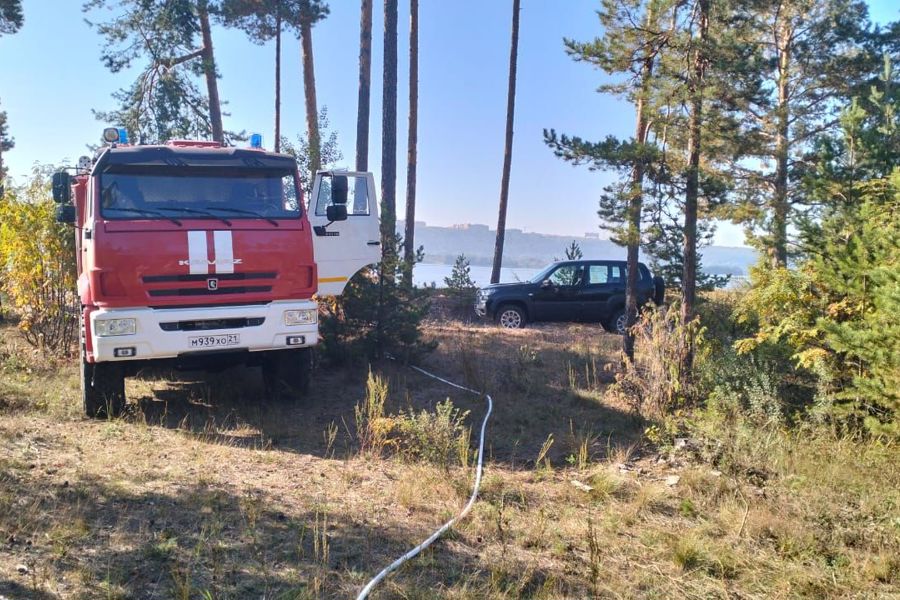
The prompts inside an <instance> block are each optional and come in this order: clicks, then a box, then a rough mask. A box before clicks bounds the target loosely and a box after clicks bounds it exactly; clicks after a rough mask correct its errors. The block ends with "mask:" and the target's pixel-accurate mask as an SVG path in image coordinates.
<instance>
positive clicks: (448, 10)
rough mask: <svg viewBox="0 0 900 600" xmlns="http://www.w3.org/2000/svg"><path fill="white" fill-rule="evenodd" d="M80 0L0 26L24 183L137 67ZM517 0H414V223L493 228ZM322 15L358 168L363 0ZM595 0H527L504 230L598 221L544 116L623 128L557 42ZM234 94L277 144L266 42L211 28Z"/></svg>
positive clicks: (572, 127)
mask: <svg viewBox="0 0 900 600" xmlns="http://www.w3.org/2000/svg"><path fill="white" fill-rule="evenodd" d="M81 4H82V2H81V1H80V0H25V2H24V9H25V26H24V27H23V29H22V30H21V31H20V32H19V33H18V34H16V35H12V36H3V37H2V38H0V106H2V108H3V109H5V110H6V111H7V112H8V116H9V126H10V130H11V133H12V135H13V136H14V137H15V141H16V147H15V149H14V150H12V151H11V152H9V153H8V154H6V155H4V162H5V163H6V164H7V165H8V166H9V169H10V173H11V175H13V176H14V177H16V178H18V179H21V178H22V177H23V176H24V175H25V174H27V173H28V171H29V170H30V168H31V166H32V165H33V164H34V163H36V162H39V163H60V162H62V161H63V160H74V159H76V158H77V157H78V156H79V155H81V154H84V153H85V145H86V144H88V143H97V142H98V141H99V135H100V131H101V129H102V127H103V126H104V124H102V123H99V122H98V121H96V120H95V119H94V117H93V115H92V113H91V109H92V108H93V109H108V108H112V107H114V106H115V101H114V100H113V99H112V98H111V97H110V93H111V92H113V91H115V90H117V89H119V88H121V87H124V86H126V85H128V84H129V83H130V82H131V81H132V80H133V78H134V73H133V72H132V73H120V74H117V75H112V74H110V73H109V72H108V71H107V70H106V69H105V68H104V67H103V66H102V65H101V63H100V61H99V55H100V45H101V40H100V38H99V36H98V35H97V34H96V32H95V31H93V30H92V29H90V28H89V27H88V26H87V25H86V24H85V22H84V20H83V19H84V15H83V14H82V13H81V10H80V6H81ZM511 4H512V3H511V2H510V1H508V0H454V1H453V2H442V1H439V0H422V1H421V2H420V9H419V12H420V50H419V56H420V59H419V68H420V78H419V79H420V91H419V177H418V181H419V186H418V195H417V197H418V201H417V220H423V221H427V222H428V223H429V224H434V225H450V224H453V223H466V222H473V223H488V224H490V225H491V227H494V226H495V225H496V219H497V214H496V213H497V201H498V197H499V188H500V170H501V164H502V157H503V136H504V126H505V112H506V85H507V69H508V61H509V37H510V19H511V16H510V15H511ZM869 4H870V7H871V13H872V17H873V18H874V19H875V20H876V21H879V22H887V21H890V20H894V19H898V18H900V9H898V8H897V3H896V0H869ZM330 5H331V16H330V17H329V18H328V19H327V20H326V21H324V22H323V23H321V24H319V25H318V26H317V27H316V28H315V30H314V35H313V37H314V43H315V59H316V78H317V88H318V99H319V104H320V106H321V105H327V107H328V111H329V117H330V120H331V125H332V128H333V129H334V130H336V131H337V132H338V139H339V142H340V145H341V147H342V148H343V153H344V160H343V161H342V164H341V166H348V167H352V162H353V156H354V148H355V139H354V138H355V133H356V95H357V87H356V86H357V69H358V63H357V61H358V45H359V2H358V0H331V2H330ZM375 5H376V9H375V19H374V20H375V22H374V27H373V38H374V40H373V41H374V52H373V68H372V75H373V77H372V83H373V85H372V119H371V129H370V144H371V146H370V165H371V168H372V169H373V170H374V171H375V172H376V178H377V177H378V172H379V165H380V154H381V34H382V26H383V22H382V7H381V5H382V2H381V1H380V0H375ZM400 5H401V7H400V27H399V30H400V42H399V55H400V66H399V73H400V90H399V94H398V96H399V106H398V117H399V132H398V152H397V157H398V190H399V194H398V207H397V210H398V214H399V215H401V216H402V215H403V204H404V203H403V198H405V181H406V175H405V161H406V114H407V105H406V94H407V91H406V90H407V76H406V75H407V49H408V44H407V39H408V38H407V36H408V31H409V15H408V3H407V2H405V1H404V0H400ZM598 5H599V2H598V1H597V0H523V2H522V14H521V32H520V45H519V80H518V92H517V102H516V122H515V147H514V152H513V164H512V181H511V191H510V205H509V216H508V221H507V222H508V226H509V227H519V228H523V229H526V230H528V231H538V232H544V233H558V234H564V235H573V236H581V235H583V234H584V233H585V232H596V231H598V223H599V220H598V217H597V214H596V210H597V199H598V197H599V194H600V190H601V189H602V187H603V186H604V184H605V183H607V182H608V181H609V178H608V176H606V175H605V174H603V173H592V172H589V171H588V170H587V169H586V168H573V167H571V166H569V165H567V164H565V163H563V162H562V161H560V160H558V159H557V158H555V157H554V156H553V155H552V153H551V152H550V151H549V150H548V149H547V147H546V146H545V145H544V143H543V139H542V135H541V131H542V129H543V128H544V127H555V128H556V129H557V130H560V131H564V132H570V133H577V134H579V135H581V136H583V137H586V138H594V139H597V138H600V137H603V136H605V135H608V134H614V135H619V136H628V135H630V134H631V132H632V128H633V115H632V114H631V110H630V108H629V107H628V106H626V105H624V104H623V103H621V102H619V101H617V100H615V99H613V98H611V97H609V96H603V95H600V94H597V93H596V92H595V90H596V88H597V86H598V84H599V83H600V82H601V74H600V73H599V72H598V71H595V70H593V69H591V68H590V67H588V66H586V65H583V64H576V63H574V62H573V61H572V60H570V59H569V58H568V57H567V56H566V55H565V53H564V52H563V48H562V38H563V37H564V36H566V37H572V38H575V39H589V38H592V37H595V36H597V35H600V34H601V31H600V27H599V23H598V21H597V18H596V15H595V12H594V11H595V10H596V9H597V7H598ZM213 35H214V40H213V41H214V45H215V49H216V55H217V59H218V61H219V70H220V71H221V74H222V79H221V81H220V88H219V89H220V93H221V95H222V98H223V99H224V100H226V101H227V102H228V104H227V106H226V107H225V110H226V111H227V112H229V113H230V116H228V117H226V121H225V126H226V128H229V129H233V130H238V131H239V130H247V131H248V132H257V131H258V132H261V133H263V135H264V136H265V139H266V144H267V145H269V146H270V145H271V140H272V136H273V134H272V127H273V125H272V123H273V112H274V111H273V106H272V104H273V100H272V78H273V70H274V65H273V60H274V59H273V54H274V49H273V47H274V46H273V45H272V44H269V45H267V46H256V45H253V44H251V43H250V42H249V41H247V40H246V38H245V37H244V35H243V34H242V33H241V32H239V31H233V30H225V29H222V28H221V27H217V28H215V30H214V32H213ZM299 63H300V61H299V44H298V43H297V42H296V40H294V39H289V40H286V43H285V45H284V56H283V63H282V74H283V78H284V82H283V84H284V87H283V102H284V105H283V121H282V128H283V131H284V132H285V133H287V134H288V135H290V136H292V137H293V136H295V135H296V134H297V133H300V132H301V131H303V130H304V121H303V118H304V108H303V93H302V87H301V81H300V64H299ZM742 238H743V236H742V234H741V233H740V230H739V229H738V228H736V227H733V226H730V225H725V226H722V227H720V229H719V232H718V233H717V236H716V243H717V244H720V245H740V244H742V241H743V240H742Z"/></svg>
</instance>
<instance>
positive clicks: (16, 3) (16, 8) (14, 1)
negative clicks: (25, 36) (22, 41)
mask: <svg viewBox="0 0 900 600" xmlns="http://www.w3.org/2000/svg"><path fill="white" fill-rule="evenodd" d="M24 22H25V15H24V13H23V12H22V0H0V35H4V34H10V33H16V32H17V31H19V29H21V28H22V24H23V23H24Z"/></svg>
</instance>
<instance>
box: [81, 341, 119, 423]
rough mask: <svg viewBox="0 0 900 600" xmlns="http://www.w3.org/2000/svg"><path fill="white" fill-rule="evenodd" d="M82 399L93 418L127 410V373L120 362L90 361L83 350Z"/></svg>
mask: <svg viewBox="0 0 900 600" xmlns="http://www.w3.org/2000/svg"><path fill="white" fill-rule="evenodd" d="M81 401H82V404H83V405H84V414H85V415H87V416H88V417H90V418H92V419H105V418H107V417H118V416H119V415H121V414H122V411H123V410H125V373H124V372H123V371H122V365H121V364H118V363H114V362H112V363H109V362H104V363H89V362H87V360H85V357H84V348H83V347H82V350H81Z"/></svg>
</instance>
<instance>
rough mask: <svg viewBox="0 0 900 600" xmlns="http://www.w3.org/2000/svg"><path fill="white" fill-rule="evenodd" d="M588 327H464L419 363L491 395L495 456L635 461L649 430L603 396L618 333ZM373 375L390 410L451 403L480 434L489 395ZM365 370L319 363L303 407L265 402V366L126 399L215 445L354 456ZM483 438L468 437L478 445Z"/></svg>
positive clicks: (187, 380) (517, 464)
mask: <svg viewBox="0 0 900 600" xmlns="http://www.w3.org/2000/svg"><path fill="white" fill-rule="evenodd" d="M583 330H584V328H583V327H582V328H581V329H576V330H575V331H576V333H575V334H570V335H567V331H569V330H567V329H565V328H560V327H556V328H552V327H550V328H544V329H541V330H537V331H536V332H533V333H532V334H530V335H527V336H520V337H514V336H507V335H506V334H505V333H504V332H502V331H500V330H497V329H485V328H479V329H474V328H461V329H459V330H456V332H455V333H454V332H452V331H451V332H450V333H443V334H442V335H443V338H442V342H443V343H442V344H441V345H440V346H439V347H438V349H437V350H436V351H435V352H434V353H432V354H431V355H428V356H427V357H425V358H424V360H423V361H422V364H423V366H425V367H426V368H428V369H430V370H432V371H433V372H434V373H436V374H438V375H440V376H442V377H446V378H449V379H450V380H452V381H455V382H459V383H461V384H465V385H468V386H471V387H473V388H475V389H484V390H487V391H488V392H489V393H490V394H491V395H492V397H493V400H494V413H493V415H492V418H491V421H490V423H489V426H488V436H487V442H486V457H487V458H488V459H489V460H491V461H494V462H498V463H501V464H503V465H504V466H506V467H508V468H513V469H530V468H533V467H534V465H535V461H536V460H537V458H538V456H539V455H540V454H541V452H542V448H547V452H546V454H545V456H544V457H545V458H546V459H549V460H550V461H551V463H552V464H554V465H557V466H563V465H564V464H565V461H566V460H569V461H572V460H573V459H575V457H577V456H578V455H579V454H580V453H582V452H583V451H586V452H587V455H588V458H589V459H591V460H602V459H607V458H610V457H622V456H625V455H627V454H629V453H632V454H633V453H634V452H635V451H636V450H635V449H636V448H638V447H639V445H640V441H641V436H642V432H643V430H644V427H645V423H644V422H643V421H642V420H641V419H640V418H639V417H637V416H636V415H634V414H633V413H632V412H630V411H628V410H626V409H624V408H622V407H620V406H616V405H615V404H611V403H610V402H608V401H606V400H605V399H604V397H603V389H604V388H605V386H606V385H608V384H609V382H611V381H612V379H613V377H614V373H613V367H614V366H615V365H613V358H612V355H611V354H610V353H609V352H607V351H605V350H602V349H601V350H596V348H597V347H601V348H602V344H606V345H608V346H612V345H615V344H618V339H619V338H617V337H614V336H607V337H603V338H597V337H596V336H597V335H598V334H597V332H594V331H593V330H586V333H585V331H583ZM576 335H580V336H582V337H580V338H578V337H575V336H576ZM599 335H602V336H606V335H607V334H599ZM596 339H599V340H600V343H601V346H597V344H596V343H595V340H596ZM592 343H593V344H594V345H593V346H592V345H591V344H592ZM604 352H605V353H604ZM372 369H373V372H375V373H376V374H379V375H380V376H382V377H384V378H385V379H386V380H387V381H388V382H389V387H390V390H391V393H390V397H389V399H388V402H387V405H386V412H387V413H388V414H396V413H397V412H399V411H401V410H410V409H412V410H422V409H427V410H433V409H434V407H435V405H436V404H437V403H438V402H441V401H443V400H445V399H446V398H451V399H452V400H453V402H454V404H455V405H456V406H458V407H460V408H462V409H463V410H467V411H469V417H468V422H469V425H470V426H471V427H472V430H473V432H475V434H476V435H477V432H478V431H479V429H480V423H481V419H482V415H483V414H484V411H485V409H486V405H485V402H484V400H483V399H482V398H480V397H477V396H475V395H473V394H469V393H467V392H463V391H460V390H456V389H453V388H451V387H449V386H447V385H446V384H444V383H441V382H439V381H436V380H433V379H430V378H428V377H426V376H423V375H421V374H419V373H416V372H414V371H413V370H411V369H409V368H407V367H405V366H403V365H401V364H398V363H395V362H392V361H382V362H380V363H377V364H374V365H372ZM367 374H368V370H367V369H366V368H362V367H359V366H357V367H356V368H353V367H332V366H327V365H322V366H319V367H318V368H317V369H316V371H315V373H314V377H313V384H312V387H311V391H310V394H309V396H308V397H307V398H305V399H303V400H301V401H299V402H296V403H276V404H272V403H267V402H266V401H265V400H264V399H263V397H262V381H261V375H260V373H259V369H251V368H244V367H236V368H233V369H228V370H226V371H223V372H222V373H218V374H211V375H207V376H205V377H204V376H201V377H196V376H191V375H190V374H189V375H188V376H187V377H185V376H184V375H179V374H174V381H168V382H166V381H165V379H166V377H164V376H168V377H171V376H172V374H171V373H149V374H147V375H145V377H144V382H143V384H141V385H139V386H137V388H136V389H137V394H133V393H131V392H129V393H130V395H131V396H132V397H135V396H136V402H135V407H136V411H135V413H134V418H137V419H139V420H142V421H144V422H146V423H148V424H150V425H153V426H162V427H166V428H174V429H180V430H183V431H185V432H187V433H189V434H191V435H195V436H197V437H198V439H202V440H205V441H207V442H210V443H218V444H225V445H233V446H241V447H250V448H257V449H267V448H277V449H281V450H287V451H293V452H299V453H304V454H312V455H316V456H326V455H329V454H330V455H337V456H346V455H349V454H351V453H352V452H353V451H354V450H355V439H354V438H355V414H354V410H355V407H356V405H357V403H358V402H360V401H361V400H362V399H363V398H364V397H365V393H366V391H365V390H366V377H367ZM329 428H331V429H332V430H336V431H337V435H336V436H335V439H334V441H333V442H332V441H329V436H328V435H326V430H328V429H329ZM477 442H478V440H477V439H474V438H473V439H472V444H473V446H475V445H477Z"/></svg>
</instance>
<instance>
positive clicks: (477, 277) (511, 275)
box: [413, 263, 540, 287]
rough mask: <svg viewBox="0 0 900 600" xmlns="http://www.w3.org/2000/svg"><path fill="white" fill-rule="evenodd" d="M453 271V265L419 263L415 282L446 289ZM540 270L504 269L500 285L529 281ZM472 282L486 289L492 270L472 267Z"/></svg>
mask: <svg viewBox="0 0 900 600" xmlns="http://www.w3.org/2000/svg"><path fill="white" fill-rule="evenodd" d="M452 271H453V265H436V264H429V263H419V264H417V265H416V268H415V270H414V271H413V282H414V283H415V284H416V285H417V286H430V285H431V284H432V283H435V284H437V286H438V287H444V278H445V277H449V276H450V273H451V272H452ZM538 271H540V269H524V268H518V267H511V268H503V269H501V270H500V283H513V282H516V281H527V280H528V279H531V278H532V277H534V276H535V275H537V273H538ZM469 272H470V275H471V277H472V281H474V282H475V285H477V286H478V287H484V286H486V285H488V284H489V283H490V282H491V268H490V267H479V266H474V265H473V266H472V267H470V268H469Z"/></svg>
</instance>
